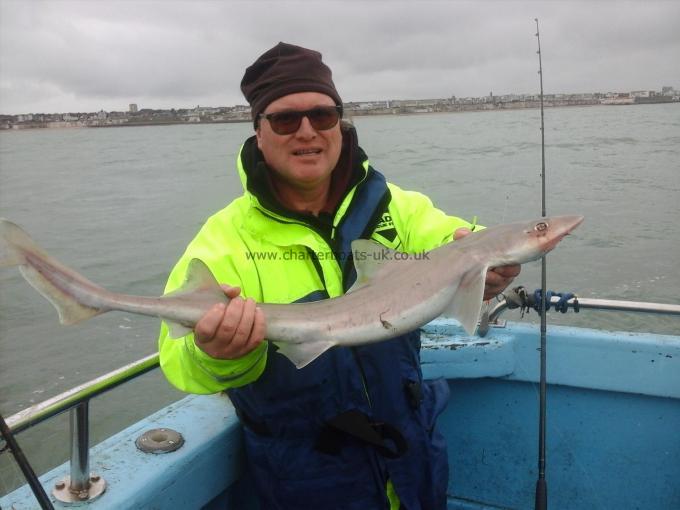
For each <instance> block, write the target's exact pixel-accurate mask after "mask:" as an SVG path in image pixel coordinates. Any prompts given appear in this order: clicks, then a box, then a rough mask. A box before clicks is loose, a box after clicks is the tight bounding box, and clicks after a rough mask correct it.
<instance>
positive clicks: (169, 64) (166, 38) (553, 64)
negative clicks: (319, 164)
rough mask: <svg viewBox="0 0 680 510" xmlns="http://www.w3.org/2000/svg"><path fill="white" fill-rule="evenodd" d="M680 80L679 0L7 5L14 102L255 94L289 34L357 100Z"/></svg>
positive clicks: (1, 15)
mask: <svg viewBox="0 0 680 510" xmlns="http://www.w3.org/2000/svg"><path fill="white" fill-rule="evenodd" d="M535 17H538V18H539V20H540V24H541V25H540V29H541V44H542V49H543V65H544V87H545V91H546V93H562V92H598V91H599V92H606V91H631V90H645V89H647V90H660V89H661V87H662V86H664V85H670V86H674V87H675V88H676V89H680V64H678V62H679V61H680V57H679V56H680V2H678V1H674V0H667V1H651V0H645V1H628V2H626V1H613V0H612V1H588V2H578V1H567V0H563V1H559V0H555V1H543V2H539V1H533V2H526V1H525V2H514V1H501V0H495V1H494V0H486V1H475V2H468V1H438V2H435V1H415V0H410V1H408V2H400V1H368V0H366V1H326V2H324V1H316V2H315V1H311V0H309V1H299V2H293V1H269V2H265V1H249V2H237V1H218V0H213V1H198V0H197V1H161V0H156V1H132V0H118V1H105V0H96V1H65V0H46V1H40V0H0V113H3V114H18V113H53V112H68V111H71V112H76V111H98V110H101V109H103V110H106V111H111V110H119V111H120V110H127V108H128V104H129V103H137V104H138V105H139V107H140V108H173V107H174V108H188V107H194V106H196V105H204V106H230V105H235V104H244V103H245V100H244V99H243V97H242V96H241V93H240V90H239V83H240V80H241V77H242V75H243V71H244V69H245V67H246V66H247V65H249V64H250V63H252V61H253V60H254V59H255V58H257V56H259V55H260V54H261V53H263V52H264V51H266V50H267V49H268V48H270V47H272V46H273V45H274V44H276V43H277V42H278V41H286V42H291V43H295V44H299V45H302V46H307V47H311V48H314V49H317V50H319V51H321V52H322V53H323V55H324V60H325V61H326V62H327V63H328V64H329V65H330V66H331V68H332V69H333V72H334V79H335V83H336V86H337V88H338V90H339V92H340V94H341V96H342V98H343V100H345V101H367V100H373V99H406V98H439V97H449V96H451V95H455V96H457V97H466V96H482V95H487V94H489V92H491V91H493V93H494V94H496V95H501V94H508V93H534V92H536V91H537V90H538V77H537V74H536V71H537V67H538V61H537V57H536V54H535V50H536V38H535V37H534V32H535V25H534V18H535Z"/></svg>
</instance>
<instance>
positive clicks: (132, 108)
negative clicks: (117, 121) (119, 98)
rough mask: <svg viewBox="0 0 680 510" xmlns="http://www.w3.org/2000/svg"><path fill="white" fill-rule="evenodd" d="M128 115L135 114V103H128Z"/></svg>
mask: <svg viewBox="0 0 680 510" xmlns="http://www.w3.org/2000/svg"><path fill="white" fill-rule="evenodd" d="M130 113H137V105H136V104H135V103H130Z"/></svg>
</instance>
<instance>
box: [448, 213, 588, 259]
mask: <svg viewBox="0 0 680 510" xmlns="http://www.w3.org/2000/svg"><path fill="white" fill-rule="evenodd" d="M581 222H583V216H553V217H549V218H539V219H536V220H532V221H528V222H522V223H509V224H505V225H499V226H496V227H489V228H487V229H485V230H482V231H480V232H479V233H477V234H476V235H475V236H468V237H469V238H470V241H473V240H474V238H475V237H476V236H479V238H478V241H482V238H484V237H487V236H493V239H494V242H493V243H488V244H486V247H487V248H489V247H490V248H492V250H493V251H494V252H495V253H494V256H492V257H491V259H492V260H493V261H492V263H491V264H490V265H491V267H494V266H501V265H509V264H523V263H525V262H529V261H532V260H536V259H538V258H541V257H542V256H543V255H545V254H546V253H548V252H549V251H550V250H552V249H553V248H555V246H557V244H558V243H559V242H560V241H561V240H562V239H563V238H564V236H566V235H567V234H569V233H570V232H571V231H572V230H574V229H575V228H576V227H578V226H579V225H580V224H581ZM463 240H464V241H465V240H466V239H463ZM457 242H458V241H457ZM473 242H474V241H473ZM471 244H472V243H471Z"/></svg>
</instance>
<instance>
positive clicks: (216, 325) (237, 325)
mask: <svg viewBox="0 0 680 510" xmlns="http://www.w3.org/2000/svg"><path fill="white" fill-rule="evenodd" d="M222 289H223V290H224V293H225V294H226V296H227V297H228V298H229V303H228V304H226V305H225V304H224V303H218V304H216V305H215V306H213V307H212V308H211V309H210V310H208V311H207V312H206V313H205V315H203V317H201V319H200V320H199V321H198V322H197V323H196V327H195V328H194V339H195V342H196V345H197V346H198V348H199V349H201V350H202V351H203V352H205V353H206V354H207V355H208V356H211V357H213V358H218V359H236V358H241V357H243V356H245V355H246V354H248V353H249V352H251V351H252V350H254V349H255V348H257V347H258V346H259V345H260V344H261V343H262V341H263V340H264V337H265V332H266V324H265V317H264V312H262V309H261V308H259V307H257V306H256V304H255V301H254V300H252V299H250V298H248V299H243V298H241V297H239V294H240V293H241V289H240V288H238V287H230V286H228V285H223V286H222Z"/></svg>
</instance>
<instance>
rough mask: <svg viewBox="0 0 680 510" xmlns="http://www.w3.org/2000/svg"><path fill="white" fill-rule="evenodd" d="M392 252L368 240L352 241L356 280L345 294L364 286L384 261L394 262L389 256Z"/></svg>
mask: <svg viewBox="0 0 680 510" xmlns="http://www.w3.org/2000/svg"><path fill="white" fill-rule="evenodd" d="M393 253H395V251H394V250H391V249H389V248H386V247H385V246H383V245H382V244H380V243H378V242H376V241H371V240H370V239H355V240H354V241H352V257H353V260H354V269H355V270H356V272H357V279H356V280H355V282H354V284H353V285H352V286H351V287H350V288H349V290H348V291H347V294H349V293H350V292H353V291H355V290H357V289H359V288H361V287H363V286H364V285H366V284H367V283H368V282H369V281H370V280H371V279H372V278H373V277H374V276H375V274H376V273H377V272H378V270H379V269H380V268H381V267H382V265H383V264H384V262H385V261H387V260H394V259H395V257H393V256H391V255H392V254H393Z"/></svg>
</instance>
